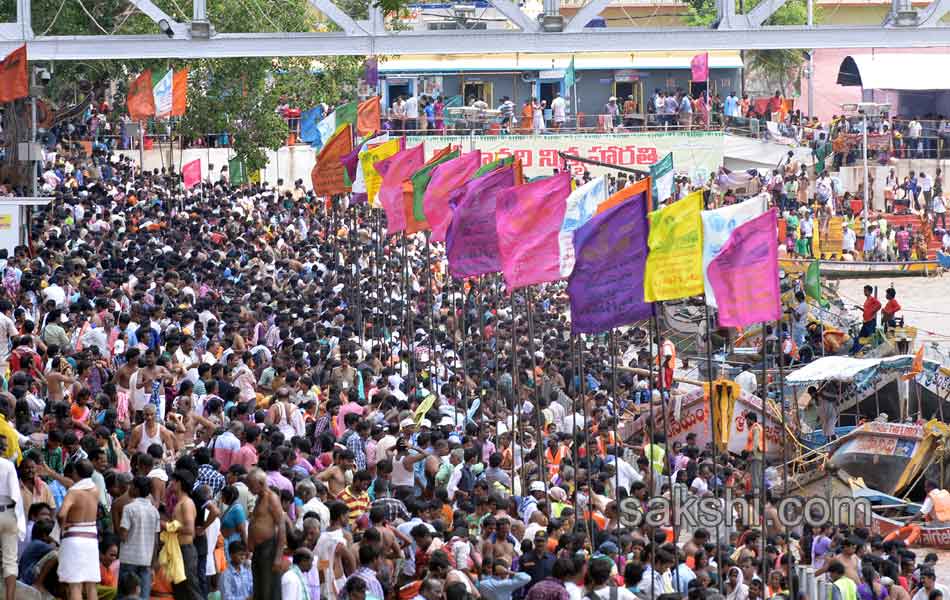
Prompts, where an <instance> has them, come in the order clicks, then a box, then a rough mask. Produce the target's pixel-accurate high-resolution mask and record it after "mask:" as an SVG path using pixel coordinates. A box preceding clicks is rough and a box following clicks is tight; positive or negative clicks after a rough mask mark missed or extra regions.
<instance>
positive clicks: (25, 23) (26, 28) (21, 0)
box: [16, 0, 33, 37]
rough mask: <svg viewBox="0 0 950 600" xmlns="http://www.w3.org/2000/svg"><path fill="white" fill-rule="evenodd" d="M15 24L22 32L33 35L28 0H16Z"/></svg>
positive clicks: (31, 8)
mask: <svg viewBox="0 0 950 600" xmlns="http://www.w3.org/2000/svg"><path fill="white" fill-rule="evenodd" d="M16 24H17V27H19V28H20V30H21V32H22V33H25V34H26V36H28V37H33V7H32V6H31V5H30V0H17V2H16ZM26 36H25V37H26Z"/></svg>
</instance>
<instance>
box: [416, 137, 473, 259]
mask: <svg viewBox="0 0 950 600" xmlns="http://www.w3.org/2000/svg"><path fill="white" fill-rule="evenodd" d="M481 166H482V153H481V151H480V150H475V151H474V152H469V153H468V154H463V155H462V156H460V157H458V158H454V159H452V160H449V161H446V162H444V163H442V164H441V165H439V166H438V167H436V168H435V170H434V171H432V178H431V179H429V186H428V187H427V188H426V194H425V197H423V199H422V210H423V211H424V212H425V214H426V221H428V222H429V226H430V227H432V241H433V242H444V241H445V232H446V231H447V230H448V228H449V222H450V221H451V220H452V209H451V208H450V207H449V195H450V194H451V193H452V190H454V189H455V188H458V187H461V186H462V185H464V184H465V182H466V181H468V179H469V177H471V176H472V175H474V174H475V171H477V170H478V168H479V167H481Z"/></svg>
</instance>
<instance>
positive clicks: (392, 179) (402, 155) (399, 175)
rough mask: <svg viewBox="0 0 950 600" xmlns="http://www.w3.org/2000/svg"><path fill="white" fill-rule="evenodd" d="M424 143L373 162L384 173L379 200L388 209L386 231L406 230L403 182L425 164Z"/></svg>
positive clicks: (380, 172)
mask: <svg viewBox="0 0 950 600" xmlns="http://www.w3.org/2000/svg"><path fill="white" fill-rule="evenodd" d="M425 160H426V158H425V147H424V145H423V144H419V145H417V146H413V147H412V148H409V149H407V150H403V151H402V152H398V153H396V154H393V155H392V156H389V157H387V158H384V159H383V160H380V161H378V162H376V163H374V164H373V166H374V167H375V168H376V171H377V172H378V173H379V174H380V175H382V181H381V182H380V187H379V194H378V202H379V204H381V205H382V207H383V210H385V211H386V233H387V234H388V235H392V234H394V233H399V232H400V231H405V230H406V215H405V213H404V212H403V202H402V182H403V181H405V180H406V179H409V177H410V176H411V175H412V174H413V173H415V172H416V171H418V170H419V169H420V168H422V165H423V164H425Z"/></svg>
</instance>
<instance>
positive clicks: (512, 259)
mask: <svg viewBox="0 0 950 600" xmlns="http://www.w3.org/2000/svg"><path fill="white" fill-rule="evenodd" d="M570 193H571V176H570V174H569V173H559V174H558V175H554V176H553V177H548V178H546V179H541V180H538V181H532V182H531V183H526V184H524V185H518V186H515V187H510V188H508V189H506V190H502V191H501V192H500V193H499V194H498V199H497V208H496V211H497V212H496V220H495V222H496V224H497V227H498V250H499V252H500V253H501V265H502V271H503V272H504V274H505V283H506V284H507V286H508V290H509V291H511V290H516V289H518V288H523V287H526V286H529V285H534V284H536V283H544V282H546V281H556V280H558V279H561V245H560V243H558V234H559V233H560V231H561V224H562V223H564V213H565V212H566V210H567V197H568V196H569V195H570Z"/></svg>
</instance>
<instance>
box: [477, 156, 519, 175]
mask: <svg viewBox="0 0 950 600" xmlns="http://www.w3.org/2000/svg"><path fill="white" fill-rule="evenodd" d="M513 164H515V157H514V156H507V157H505V158H499V159H498V160H493V161H492V162H490V163H488V164H487V165H482V166H481V168H480V169H478V170H477V171H475V174H474V175H472V179H475V178H476V177H481V176H482V175H484V174H485V173H491V172H492V171H494V170H495V169H501V168H502V167H507V166H509V165H513Z"/></svg>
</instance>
